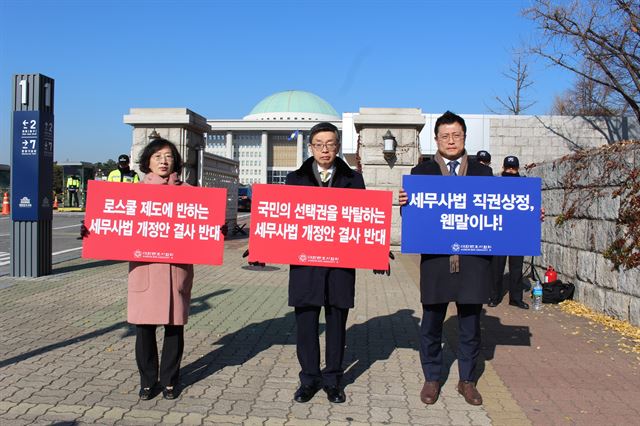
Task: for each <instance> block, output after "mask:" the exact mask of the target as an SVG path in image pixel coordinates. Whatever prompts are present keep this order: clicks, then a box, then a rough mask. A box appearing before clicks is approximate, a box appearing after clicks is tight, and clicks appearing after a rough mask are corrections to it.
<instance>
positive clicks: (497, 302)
mask: <svg viewBox="0 0 640 426" xmlns="http://www.w3.org/2000/svg"><path fill="white" fill-rule="evenodd" d="M499 304H500V302H499V301H497V300H489V303H487V306H489V307H490V308H495V307H496V306H498V305H499Z"/></svg>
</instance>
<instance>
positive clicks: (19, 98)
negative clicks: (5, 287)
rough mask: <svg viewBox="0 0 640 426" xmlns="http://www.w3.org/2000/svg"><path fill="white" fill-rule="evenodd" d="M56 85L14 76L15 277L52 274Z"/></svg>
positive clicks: (39, 76)
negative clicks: (54, 103) (54, 107)
mask: <svg viewBox="0 0 640 426" xmlns="http://www.w3.org/2000/svg"><path fill="white" fill-rule="evenodd" d="M53 99H54V81H53V79H51V78H49V77H46V76H44V75H42V74H16V75H14V76H13V99H12V100H13V105H12V106H13V108H12V118H13V120H12V121H13V125H12V128H11V140H12V143H13V146H12V150H11V222H12V226H11V275H12V276H14V277H39V276H42V275H48V274H50V273H51V235H52V234H51V222H52V218H53V216H52V215H53V212H52V207H53V191H52V189H53V188H52V186H53V129H54V127H53Z"/></svg>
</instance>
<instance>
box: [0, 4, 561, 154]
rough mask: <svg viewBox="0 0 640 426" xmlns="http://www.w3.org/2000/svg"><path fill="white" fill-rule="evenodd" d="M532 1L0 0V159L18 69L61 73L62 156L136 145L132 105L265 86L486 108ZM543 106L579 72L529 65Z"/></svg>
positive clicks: (244, 106) (367, 102) (219, 110)
mask: <svg viewBox="0 0 640 426" xmlns="http://www.w3.org/2000/svg"><path fill="white" fill-rule="evenodd" d="M528 4H529V1H526V0H466V1H465V0H457V1H456V0H450V1H445V0H441V1H436V0H422V1H419V0H414V1H410V0H396V1H394V0H387V1H382V0H368V1H348V0H344V1H339V0H329V1H304V0H300V1H294V0H277V1H268V0H251V1H241V0H239V1H232V0H226V1H195V0H181V1H178V0H175V1H136V0H112V1H91V0H50V1H17V0H0V102H1V105H2V107H1V108H0V163H4V164H8V163H9V149H10V140H9V139H10V129H9V125H10V117H11V100H10V95H11V90H10V89H11V76H12V75H13V74H16V73H42V74H45V75H47V76H49V77H52V78H54V79H55V84H56V104H55V123H56V131H55V160H57V161H91V162H95V161H106V160H107V159H109V158H113V159H115V158H117V155H118V154H119V153H121V152H128V151H129V148H130V145H131V127H130V126H128V125H125V124H123V122H122V117H123V115H124V114H127V113H128V111H129V108H132V107H139V108H147V107H187V108H190V109H191V110H193V111H195V112H197V113H199V114H201V115H203V116H205V117H207V118H241V117H243V116H244V115H246V114H247V113H248V112H249V111H250V110H251V108H253V106H254V105H255V104H256V103H258V102H259V101H260V100H261V99H262V98H264V97H266V96H268V95H270V94H272V93H274V92H278V91H282V90H292V89H297V90H306V91H310V92H313V93H316V94H317V95H319V96H320V97H322V98H324V99H325V100H327V101H328V102H329V103H330V104H331V105H333V107H334V108H335V109H336V110H337V111H338V112H339V113H342V112H357V111H358V109H359V108H360V107H363V106H364V107H418V108H422V110H423V111H424V112H432V113H438V112H442V111H444V110H447V109H450V110H452V111H455V112H458V113H463V114H482V113H490V110H489V108H494V109H496V108H498V105H497V103H496V101H495V100H494V98H495V96H496V95H500V96H504V95H506V94H507V93H509V91H510V90H511V87H512V86H513V82H512V81H511V80H508V79H506V78H505V77H504V76H503V75H502V73H503V72H506V71H507V69H508V67H509V65H510V61H511V58H512V56H511V52H512V49H513V48H517V47H519V46H521V45H522V44H523V43H525V42H527V41H529V40H530V39H531V37H532V36H533V31H534V25H533V24H532V23H531V22H530V21H528V20H527V19H526V18H524V17H523V16H522V14H521V11H522V9H523V8H525V7H526V6H527V5H528ZM531 67H532V73H531V74H532V79H533V81H534V85H533V87H532V88H531V89H530V90H529V92H528V98H529V99H530V100H535V101H537V104H536V105H535V106H534V107H533V108H531V109H530V110H528V111H527V113H532V114H546V113H548V112H549V110H550V107H551V103H552V102H553V97H554V96H555V95H556V94H559V93H561V92H562V91H564V90H565V89H567V88H568V87H569V86H570V85H571V83H572V81H573V79H572V77H571V76H570V75H567V74H566V73H563V72H561V71H560V70H557V69H555V68H549V67H548V66H547V65H546V64H545V63H543V62H542V61H540V60H537V61H535V62H533V63H532V64H531Z"/></svg>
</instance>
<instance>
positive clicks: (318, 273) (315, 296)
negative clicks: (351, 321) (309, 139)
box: [286, 157, 365, 308]
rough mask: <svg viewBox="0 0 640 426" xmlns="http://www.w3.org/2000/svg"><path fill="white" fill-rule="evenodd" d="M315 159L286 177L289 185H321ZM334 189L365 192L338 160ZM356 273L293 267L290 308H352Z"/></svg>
mask: <svg viewBox="0 0 640 426" xmlns="http://www.w3.org/2000/svg"><path fill="white" fill-rule="evenodd" d="M313 165H314V160H313V157H311V158H309V159H307V160H306V161H305V162H304V163H303V164H302V166H300V168H299V169H298V170H296V171H293V172H291V173H289V174H288V175H287V180H286V184H287V185H302V186H320V185H319V184H318V181H317V180H316V178H315V175H314V173H313V169H312V166H313ZM334 165H335V166H336V170H335V172H334V176H333V177H332V181H331V186H332V187H334V188H353V189H365V187H364V179H362V175H361V174H360V173H358V172H355V171H353V170H351V168H350V167H349V166H348V165H347V163H345V162H344V161H343V160H342V159H340V158H339V157H338V158H336V159H335V162H334ZM355 283H356V270H355V269H347V268H325V267H320V266H298V265H291V267H290V269H289V306H297V307H302V306H324V305H331V306H336V307H338V308H353V303H354V295H355Z"/></svg>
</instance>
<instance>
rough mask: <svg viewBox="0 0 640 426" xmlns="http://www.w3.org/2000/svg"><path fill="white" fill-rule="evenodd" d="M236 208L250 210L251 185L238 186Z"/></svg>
mask: <svg viewBox="0 0 640 426" xmlns="http://www.w3.org/2000/svg"><path fill="white" fill-rule="evenodd" d="M238 210H244V211H247V212H248V211H251V187H250V186H241V187H240V188H238Z"/></svg>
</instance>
